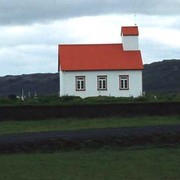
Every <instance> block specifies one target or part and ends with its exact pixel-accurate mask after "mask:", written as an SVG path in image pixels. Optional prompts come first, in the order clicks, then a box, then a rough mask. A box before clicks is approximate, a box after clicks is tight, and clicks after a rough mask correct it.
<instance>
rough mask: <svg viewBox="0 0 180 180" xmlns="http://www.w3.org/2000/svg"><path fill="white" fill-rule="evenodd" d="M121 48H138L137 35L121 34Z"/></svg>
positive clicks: (126, 49)
mask: <svg viewBox="0 0 180 180" xmlns="http://www.w3.org/2000/svg"><path fill="white" fill-rule="evenodd" d="M122 44H123V50H125V51H128V50H129V51H131V50H139V42H138V36H122Z"/></svg>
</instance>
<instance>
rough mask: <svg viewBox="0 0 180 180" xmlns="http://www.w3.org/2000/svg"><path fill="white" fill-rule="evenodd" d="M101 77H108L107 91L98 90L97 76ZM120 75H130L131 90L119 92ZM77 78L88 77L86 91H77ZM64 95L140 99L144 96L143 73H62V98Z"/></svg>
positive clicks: (135, 71) (136, 71)
mask: <svg viewBox="0 0 180 180" xmlns="http://www.w3.org/2000/svg"><path fill="white" fill-rule="evenodd" d="M101 75H102V76H103V75H106V76H107V90H106V91H98V90H97V76H101ZM119 75H129V90H119ZM75 76H85V77H86V91H76V86H75ZM64 95H74V96H80V97H82V98H84V97H89V96H99V95H101V96H115V97H129V96H133V97H138V96H140V95H142V71H141V70H139V71H138V70H134V71H80V72H65V71H63V72H61V71H60V96H64Z"/></svg>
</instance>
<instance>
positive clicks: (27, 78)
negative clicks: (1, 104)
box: [0, 73, 59, 96]
mask: <svg viewBox="0 0 180 180" xmlns="http://www.w3.org/2000/svg"><path fill="white" fill-rule="evenodd" d="M58 89H59V78H58V74H57V73H56V74H50V73H47V74H29V75H19V76H4V77H0V96H8V95H12V94H13V95H21V94H22V91H23V92H24V95H26V96H27V95H29V94H30V95H33V96H34V95H35V94H37V95H54V94H58V91H59V90H58Z"/></svg>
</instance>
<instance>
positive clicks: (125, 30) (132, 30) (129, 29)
mask: <svg viewBox="0 0 180 180" xmlns="http://www.w3.org/2000/svg"><path fill="white" fill-rule="evenodd" d="M121 35H122V36H138V35H139V31H138V27H137V26H123V27H122V28H121Z"/></svg>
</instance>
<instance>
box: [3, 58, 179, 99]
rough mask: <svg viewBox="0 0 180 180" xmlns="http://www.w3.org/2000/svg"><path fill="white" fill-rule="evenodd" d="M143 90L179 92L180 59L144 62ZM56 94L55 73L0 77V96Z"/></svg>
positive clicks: (57, 83)
mask: <svg viewBox="0 0 180 180" xmlns="http://www.w3.org/2000/svg"><path fill="white" fill-rule="evenodd" d="M143 89H144V91H145V92H163V93H166V92H180V60H164V61H161V62H154V63H152V64H145V65H144V70H143ZM22 91H23V92H24V94H25V95H26V96H28V94H30V95H34V94H37V95H57V94H58V91H59V76H58V73H55V74H50V73H48V74H29V75H19V76H4V77H0V96H8V95H12V94H13V95H21V93H22Z"/></svg>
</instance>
